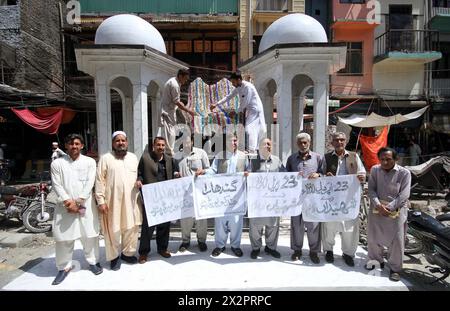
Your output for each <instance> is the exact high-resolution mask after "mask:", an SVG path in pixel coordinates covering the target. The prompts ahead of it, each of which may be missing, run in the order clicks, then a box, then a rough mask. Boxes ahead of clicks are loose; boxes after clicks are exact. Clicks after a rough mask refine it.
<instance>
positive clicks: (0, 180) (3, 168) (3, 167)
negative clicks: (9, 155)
mask: <svg viewBox="0 0 450 311" xmlns="http://www.w3.org/2000/svg"><path fill="white" fill-rule="evenodd" d="M13 165H14V164H13V162H12V161H11V160H0V185H2V186H3V185H6V184H7V183H8V182H10V181H11V175H12V174H11V167H12V166H13Z"/></svg>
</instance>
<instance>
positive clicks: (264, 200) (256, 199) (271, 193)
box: [247, 172, 302, 218]
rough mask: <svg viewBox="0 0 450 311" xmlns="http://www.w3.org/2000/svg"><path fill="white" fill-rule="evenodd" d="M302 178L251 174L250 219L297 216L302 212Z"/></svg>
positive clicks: (248, 191) (291, 175) (248, 194)
mask: <svg viewBox="0 0 450 311" xmlns="http://www.w3.org/2000/svg"><path fill="white" fill-rule="evenodd" d="M301 195H302V177H301V176H299V175H298V173H297V172H295V173H287V172H282V173H278V172H274V173H250V174H249V175H248V177H247V206H248V217H249V218H254V217H272V216H297V215H300V214H301V212H302V205H301V201H302V199H301Z"/></svg>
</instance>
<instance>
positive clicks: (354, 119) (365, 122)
mask: <svg viewBox="0 0 450 311" xmlns="http://www.w3.org/2000/svg"><path fill="white" fill-rule="evenodd" d="M427 109H428V106H427V107H423V108H421V109H419V110H416V111H414V112H411V113H408V114H405V115H402V114H399V113H398V114H396V115H393V116H389V117H383V116H380V115H378V114H376V113H374V112H372V113H371V114H370V115H369V116H363V115H356V114H354V115H351V116H350V117H348V118H341V117H339V122H342V123H345V124H348V125H351V126H356V127H381V126H386V125H394V124H399V123H402V122H405V121H409V120H413V119H417V118H418V117H420V116H421V115H423V114H424V112H425V111H426V110H427Z"/></svg>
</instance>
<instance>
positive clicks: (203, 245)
mask: <svg viewBox="0 0 450 311" xmlns="http://www.w3.org/2000/svg"><path fill="white" fill-rule="evenodd" d="M198 248H199V249H200V251H201V252H206V250H207V249H208V246H207V245H206V243H205V242H198Z"/></svg>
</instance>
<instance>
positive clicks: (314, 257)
mask: <svg viewBox="0 0 450 311" xmlns="http://www.w3.org/2000/svg"><path fill="white" fill-rule="evenodd" d="M309 258H310V259H311V261H312V262H313V263H315V264H318V263H320V259H319V256H318V255H317V253H313V252H310V253H309Z"/></svg>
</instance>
